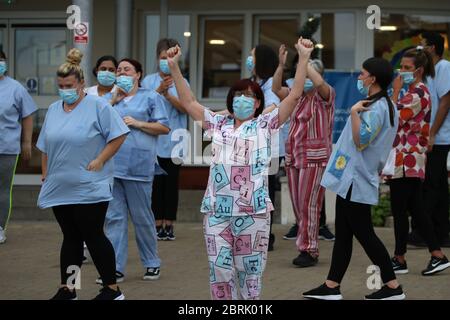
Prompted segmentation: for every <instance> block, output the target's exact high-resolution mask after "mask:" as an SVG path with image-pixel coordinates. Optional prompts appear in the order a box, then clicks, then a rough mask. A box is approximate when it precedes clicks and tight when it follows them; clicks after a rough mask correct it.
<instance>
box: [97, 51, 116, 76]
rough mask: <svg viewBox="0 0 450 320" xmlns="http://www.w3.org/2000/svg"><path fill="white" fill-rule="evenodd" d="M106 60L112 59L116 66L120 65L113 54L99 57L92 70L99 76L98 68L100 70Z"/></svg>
mask: <svg viewBox="0 0 450 320" xmlns="http://www.w3.org/2000/svg"><path fill="white" fill-rule="evenodd" d="M105 61H111V62H112V63H113V64H114V66H115V67H116V69H117V66H118V65H119V64H118V63H117V60H116V58H114V57H113V56H108V55H106V56H102V57H100V58H98V60H97V63H96V64H95V67H94V69H93V70H92V72H93V73H94V76H96V77H97V70H98V68H100V65H101V64H102V63H103V62H105Z"/></svg>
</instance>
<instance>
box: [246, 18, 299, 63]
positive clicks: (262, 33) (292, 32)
mask: <svg viewBox="0 0 450 320" xmlns="http://www.w3.org/2000/svg"><path fill="white" fill-rule="evenodd" d="M255 22H256V23H255V31H256V32H255V34H257V35H258V42H257V44H264V45H267V46H269V47H271V48H272V49H273V50H275V52H276V54H277V56H278V49H279V48H280V45H282V44H285V45H286V48H287V50H288V56H287V61H286V67H287V68H288V69H291V67H292V62H293V60H294V57H295V55H296V54H297V51H296V50H295V47H294V44H295V43H297V39H298V32H299V17H292V18H289V17H283V18H273V17H256V19H255Z"/></svg>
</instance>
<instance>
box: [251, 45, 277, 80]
mask: <svg viewBox="0 0 450 320" xmlns="http://www.w3.org/2000/svg"><path fill="white" fill-rule="evenodd" d="M255 59H256V61H255V74H256V75H257V76H258V77H259V78H261V79H262V80H263V81H264V82H265V81H266V80H267V79H269V78H270V77H272V76H273V74H274V73H275V71H276V70H277V67H278V56H277V54H276V53H275V51H274V50H273V49H272V48H271V47H269V46H266V45H264V44H260V45H257V46H256V47H255Z"/></svg>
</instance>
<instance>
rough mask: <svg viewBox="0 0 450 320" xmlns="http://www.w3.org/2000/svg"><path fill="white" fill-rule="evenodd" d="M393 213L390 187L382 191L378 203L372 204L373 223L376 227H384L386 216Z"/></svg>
mask: <svg viewBox="0 0 450 320" xmlns="http://www.w3.org/2000/svg"><path fill="white" fill-rule="evenodd" d="M390 215H391V199H390V193H389V189H388V190H387V192H381V194H380V200H379V201H378V205H376V206H372V223H373V225H374V226H375V227H384V224H385V222H386V218H387V217H388V216H390Z"/></svg>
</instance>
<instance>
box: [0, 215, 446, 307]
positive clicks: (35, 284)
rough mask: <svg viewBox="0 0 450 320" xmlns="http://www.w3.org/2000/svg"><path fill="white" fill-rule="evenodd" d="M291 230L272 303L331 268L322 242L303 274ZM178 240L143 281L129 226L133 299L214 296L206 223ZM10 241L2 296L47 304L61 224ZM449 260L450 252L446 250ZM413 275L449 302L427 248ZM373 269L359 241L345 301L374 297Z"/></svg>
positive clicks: (87, 274) (413, 292)
mask: <svg viewBox="0 0 450 320" xmlns="http://www.w3.org/2000/svg"><path fill="white" fill-rule="evenodd" d="M288 227H289V226H284V225H279V224H275V225H274V232H275V235H276V242H275V251H273V252H269V260H268V264H267V268H266V271H265V273H264V279H263V293H262V298H263V299H267V300H274V299H275V300H278V299H280V300H286V299H288V300H290V299H301V295H300V293H301V292H303V291H306V290H308V289H311V288H313V287H314V286H317V285H319V284H321V283H322V282H323V281H324V279H325V277H326V275H327V273H328V268H329V264H330V257H331V250H332V243H330V242H325V241H321V242H320V245H321V248H320V250H321V256H320V258H319V264H318V265H317V266H316V267H313V268H308V269H299V268H296V267H295V266H293V265H292V259H293V258H295V257H296V256H297V254H298V253H297V252H296V249H295V243H294V241H288V240H283V239H282V235H283V234H284V233H285V232H286V231H287V229H288ZM175 231H176V236H177V240H176V241H173V242H168V241H163V242H159V251H160V255H161V259H162V261H163V265H162V269H161V270H162V273H161V278H160V279H159V280H157V281H150V282H145V281H143V280H141V277H142V276H143V273H144V269H143V267H142V266H141V263H140V259H139V255H138V252H137V248H136V243H135V240H134V232H133V230H132V227H130V252H129V261H128V270H127V273H126V279H125V282H124V283H122V284H121V285H120V287H121V289H122V291H123V292H124V294H125V295H126V298H127V299H148V300H153V299H167V300H172V299H180V300H184V299H193V300H197V299H199V300H200V299H209V298H210V295H209V286H208V279H209V272H208V263H207V257H206V252H205V251H206V250H205V245H204V241H203V235H202V226H201V224H200V223H182V224H177V225H176V229H175ZM377 233H378V235H379V236H380V238H381V239H382V240H383V241H384V243H385V244H386V245H387V247H388V250H389V251H390V252H392V251H393V248H394V236H393V230H392V229H390V228H380V229H377ZM7 236H8V240H7V242H6V243H5V244H3V245H0V299H48V298H50V297H51V296H52V295H53V294H54V293H55V292H56V289H57V287H58V282H59V267H58V266H59V248H60V244H61V239H62V235H61V233H60V230H59V227H58V225H57V223H56V222H54V221H40V222H30V221H14V220H13V221H11V223H10V225H9V229H8V233H7ZM447 255H449V256H450V250H447ZM407 259H408V267H409V270H410V273H409V274H407V275H401V276H399V280H400V282H401V284H402V285H403V286H404V289H405V291H406V294H407V298H408V299H450V270H446V271H444V272H442V273H441V274H438V275H435V276H432V277H423V276H421V275H420V271H421V270H422V269H423V268H424V267H425V266H426V264H427V263H428V260H429V255H428V252H427V250H425V249H414V250H409V252H408V256H407ZM369 265H371V263H370V261H369V259H368V258H367V257H366V255H365V254H364V252H363V250H362V248H361V247H360V245H359V244H358V243H357V242H356V240H355V241H354V251H353V258H352V261H351V265H350V267H349V270H348V271H347V274H346V276H345V278H344V281H343V283H342V286H341V291H342V294H343V295H344V298H345V299H363V298H364V295H365V294H368V293H370V290H369V289H368V288H367V286H366V282H367V279H368V277H369V276H370V275H369V274H367V273H366V270H367V267H368V266H369ZM97 276H98V274H97V272H96V270H95V267H94V265H93V264H92V263H89V264H86V265H84V266H83V268H82V277H81V285H82V290H79V291H78V297H79V299H91V298H93V297H94V296H95V295H96V294H97V291H98V289H99V286H98V285H96V284H95V279H96V277H97Z"/></svg>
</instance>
